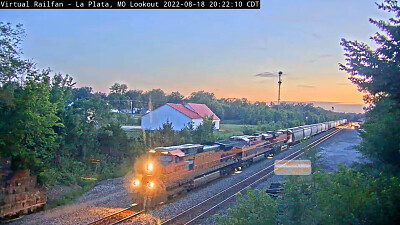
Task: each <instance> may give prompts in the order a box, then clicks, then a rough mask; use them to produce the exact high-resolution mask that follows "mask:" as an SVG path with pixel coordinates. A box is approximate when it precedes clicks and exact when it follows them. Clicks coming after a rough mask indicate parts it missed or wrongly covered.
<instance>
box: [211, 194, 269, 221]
mask: <svg viewBox="0 0 400 225" xmlns="http://www.w3.org/2000/svg"><path fill="white" fill-rule="evenodd" d="M246 197H247V198H245V197H243V195H242V194H240V193H239V194H237V196H236V205H235V206H234V207H233V208H232V209H228V213H227V215H223V216H219V215H215V216H214V217H215V221H216V223H217V224H219V225H247V224H248V225H252V224H265V225H268V224H271V225H272V224H276V218H277V211H276V204H275V202H274V200H272V199H271V197H269V195H268V194H267V193H266V192H265V191H263V190H257V189H255V190H252V189H247V193H246Z"/></svg>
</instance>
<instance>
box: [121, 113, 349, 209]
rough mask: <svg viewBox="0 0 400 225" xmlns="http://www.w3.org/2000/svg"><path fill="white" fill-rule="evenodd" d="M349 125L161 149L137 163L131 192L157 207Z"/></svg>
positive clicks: (308, 127) (333, 124) (321, 125)
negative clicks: (296, 145) (322, 134)
mask: <svg viewBox="0 0 400 225" xmlns="http://www.w3.org/2000/svg"><path fill="white" fill-rule="evenodd" d="M346 122H347V121H346V120H338V121H330V122H325V123H319V124H312V125H305V126H299V127H293V128H288V129H282V130H278V131H269V132H265V133H259V134H253V135H242V136H233V137H231V138H230V139H229V140H221V141H216V142H213V143H209V144H206V145H200V144H184V145H178V146H168V147H158V148H155V149H152V150H150V151H148V152H147V153H146V154H144V155H143V156H142V157H140V158H139V160H138V161H137V162H136V163H135V171H134V173H133V177H132V178H131V179H132V180H131V181H130V184H129V185H128V186H129V187H128V192H129V194H130V195H131V197H132V198H133V200H134V201H135V202H136V203H138V204H144V205H145V206H147V207H153V206H155V205H157V204H159V203H162V202H165V201H166V200H167V199H168V198H170V197H173V196H176V195H178V194H180V193H182V192H186V191H189V190H191V189H194V188H196V187H199V186H201V185H204V184H206V183H208V182H210V181H212V180H215V179H218V178H220V177H221V176H224V175H227V174H230V173H232V172H233V171H234V170H236V169H239V168H243V167H247V166H250V165H251V164H252V163H253V162H256V161H259V160H261V159H264V158H266V157H268V156H270V155H273V154H275V153H277V152H279V151H281V150H284V149H286V148H287V147H288V145H293V144H295V143H298V142H300V141H301V140H304V139H307V138H310V137H311V136H314V135H317V134H319V133H321V132H324V131H327V130H329V129H331V128H334V127H336V126H338V125H341V124H343V123H346Z"/></svg>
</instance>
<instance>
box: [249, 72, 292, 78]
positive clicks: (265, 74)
mask: <svg viewBox="0 0 400 225" xmlns="http://www.w3.org/2000/svg"><path fill="white" fill-rule="evenodd" d="M286 75H288V74H287V73H283V74H282V76H286ZM254 76H256V77H277V76H278V72H276V73H271V72H262V73H259V74H256V75H254Z"/></svg>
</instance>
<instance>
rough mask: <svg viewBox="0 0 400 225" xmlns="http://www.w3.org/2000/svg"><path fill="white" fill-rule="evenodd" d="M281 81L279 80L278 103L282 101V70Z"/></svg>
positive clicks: (280, 73)
mask: <svg viewBox="0 0 400 225" xmlns="http://www.w3.org/2000/svg"><path fill="white" fill-rule="evenodd" d="M278 74H279V81H278V105H279V104H280V102H281V84H282V80H281V76H282V71H279V73H278Z"/></svg>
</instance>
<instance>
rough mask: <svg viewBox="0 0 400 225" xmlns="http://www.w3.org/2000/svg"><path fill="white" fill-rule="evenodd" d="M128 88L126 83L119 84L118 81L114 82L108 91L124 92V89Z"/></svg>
mask: <svg viewBox="0 0 400 225" xmlns="http://www.w3.org/2000/svg"><path fill="white" fill-rule="evenodd" d="M127 89H128V86H127V85H126V84H119V83H114V84H113V85H112V86H111V87H110V93H117V94H121V95H123V94H125V92H126V90H127Z"/></svg>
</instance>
